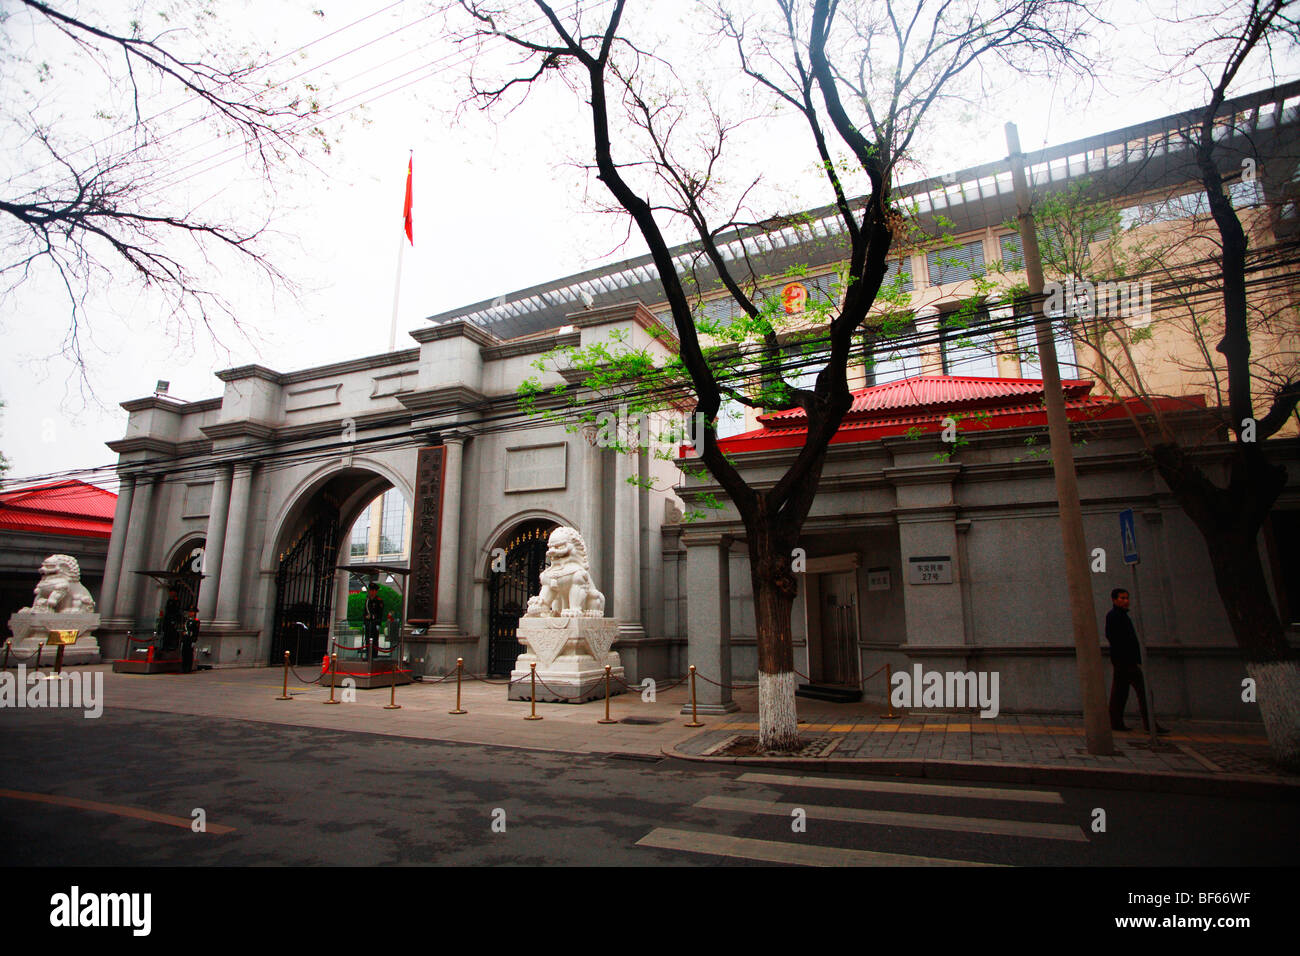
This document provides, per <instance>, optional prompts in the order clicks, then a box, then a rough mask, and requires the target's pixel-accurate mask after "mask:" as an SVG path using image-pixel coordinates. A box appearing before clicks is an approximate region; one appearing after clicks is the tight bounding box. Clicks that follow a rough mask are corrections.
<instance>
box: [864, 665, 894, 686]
mask: <svg viewBox="0 0 1300 956" xmlns="http://www.w3.org/2000/svg"><path fill="white" fill-rule="evenodd" d="M888 666H889V661H885V663H883V664H881V665H880V666H879V667H877V668H876V669H875V670H874V671H872V672H871V673H870V674H868V675H867V676H866V677H864V678H862V680H860V681H858V686H859V687H861V688H862V689H863V690H866V689H867V681H869V680H871V678H873V677H875V676H876V675H877V674H879V673H880V672H881V671H883V670H884V669H885V668H886V667H888Z"/></svg>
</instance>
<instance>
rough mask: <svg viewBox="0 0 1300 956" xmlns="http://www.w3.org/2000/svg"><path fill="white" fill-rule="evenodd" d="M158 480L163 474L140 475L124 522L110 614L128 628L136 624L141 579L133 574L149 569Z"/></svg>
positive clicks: (160, 479)
mask: <svg viewBox="0 0 1300 956" xmlns="http://www.w3.org/2000/svg"><path fill="white" fill-rule="evenodd" d="M160 481H162V475H141V476H140V477H139V478H138V479H137V480H136V489H135V494H134V495H133V496H132V499H131V517H130V518H129V519H128V520H127V526H126V546H125V547H124V548H123V551H122V568H121V571H120V572H119V575H118V583H117V595H118V600H117V601H116V602H115V603H114V605H113V613H114V614H115V615H116V616H117V617H118V618H119V619H121V620H124V621H126V622H128V625H129V626H131V627H135V626H136V625H137V623H138V615H139V612H140V608H139V604H140V581H141V578H140V575H138V574H136V573H135V572H137V571H146V570H149V569H148V568H146V567H145V564H146V563H147V562H148V560H149V545H150V543H151V541H152V540H153V496H154V489H155V488H157V486H158V483H159V482H160Z"/></svg>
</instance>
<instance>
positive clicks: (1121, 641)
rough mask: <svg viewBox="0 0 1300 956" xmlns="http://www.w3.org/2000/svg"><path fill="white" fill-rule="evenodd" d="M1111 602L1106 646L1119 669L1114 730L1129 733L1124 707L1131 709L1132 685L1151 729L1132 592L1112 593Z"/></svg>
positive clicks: (1114, 685)
mask: <svg viewBox="0 0 1300 956" xmlns="http://www.w3.org/2000/svg"><path fill="white" fill-rule="evenodd" d="M1110 600H1111V603H1112V604H1114V607H1112V608H1111V609H1110V611H1109V613H1107V615H1106V643H1108V644H1109V645H1110V664H1111V667H1113V668H1114V669H1115V679H1114V681H1113V682H1112V683H1111V685H1110V729H1111V730H1128V728H1127V727H1125V726H1124V708H1125V707H1127V706H1128V689H1129V686H1130V685H1131V686H1132V687H1133V689H1134V690H1135V691H1136V692H1137V699H1138V709H1139V710H1141V712H1142V728H1143V729H1144V730H1150V728H1151V717H1150V715H1149V714H1148V713H1147V688H1146V683H1145V682H1144V680H1143V677H1142V651H1141V649H1140V648H1139V647H1138V638H1137V631H1136V630H1134V628H1133V622H1132V620H1130V619H1129V616H1128V605H1129V596H1128V592H1127V591H1125V590H1124V589H1123V588H1115V589H1114V590H1113V591H1111V592H1110ZM1156 732H1157V733H1165V729H1164V728H1163V727H1161V726H1160V725H1159V724H1156Z"/></svg>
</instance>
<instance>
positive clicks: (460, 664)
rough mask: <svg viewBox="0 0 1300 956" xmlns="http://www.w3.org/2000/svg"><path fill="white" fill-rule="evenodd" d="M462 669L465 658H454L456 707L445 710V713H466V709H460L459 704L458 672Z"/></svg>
mask: <svg viewBox="0 0 1300 956" xmlns="http://www.w3.org/2000/svg"><path fill="white" fill-rule="evenodd" d="M464 669H465V658H463V657H458V658H456V709H455V710H449V711H447V713H449V714H463V713H466V711H464V710H462V709H461V706H460V674H461V671H463V670H464Z"/></svg>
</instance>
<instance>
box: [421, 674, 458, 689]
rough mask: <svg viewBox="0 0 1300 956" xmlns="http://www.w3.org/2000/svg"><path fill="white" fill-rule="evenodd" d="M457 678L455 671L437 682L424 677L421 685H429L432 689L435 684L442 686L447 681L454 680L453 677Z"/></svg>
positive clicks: (444, 675)
mask: <svg viewBox="0 0 1300 956" xmlns="http://www.w3.org/2000/svg"><path fill="white" fill-rule="evenodd" d="M455 676H456V672H455V671H451V672H449V673H446V674H443V675H442V676H441V677H439V678H438V679H437V680H429V678H427V677H422V678H420V683H421V684H428V685H429V686H430V687H432V686H433V685H434V684H442V683H445V682H446V681H449V680H451V679H452V678H453V677H455Z"/></svg>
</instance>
